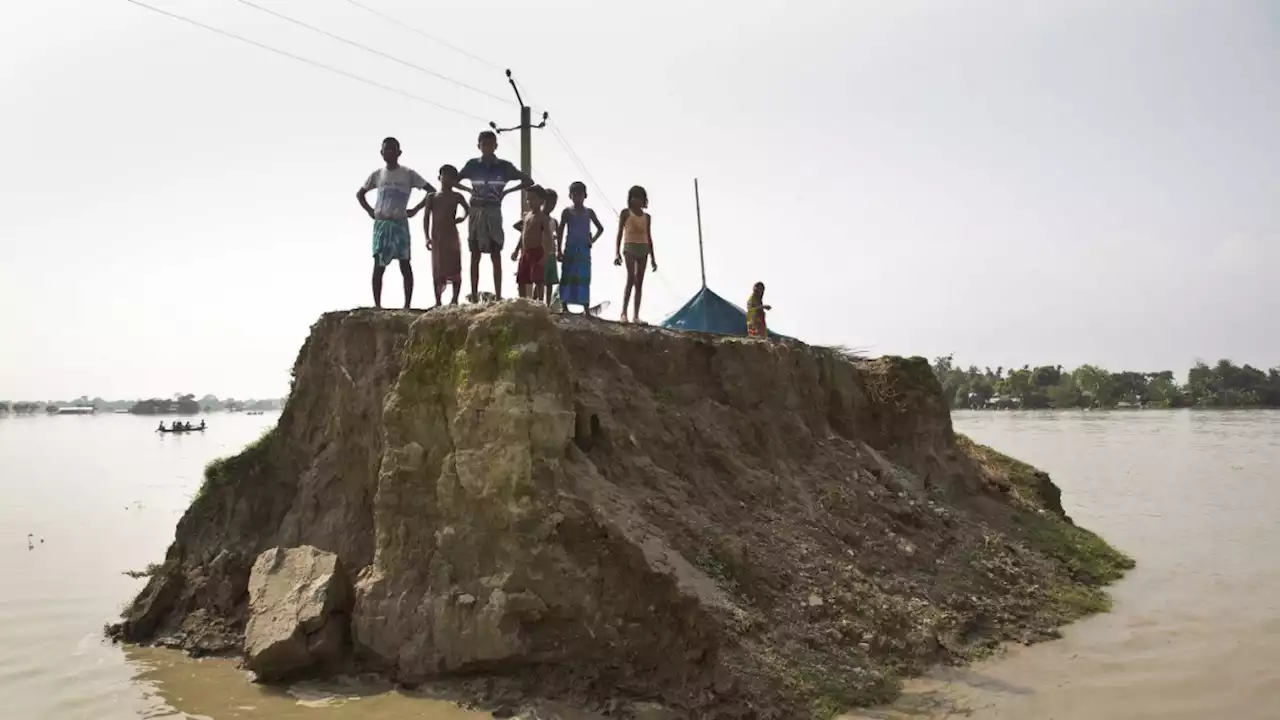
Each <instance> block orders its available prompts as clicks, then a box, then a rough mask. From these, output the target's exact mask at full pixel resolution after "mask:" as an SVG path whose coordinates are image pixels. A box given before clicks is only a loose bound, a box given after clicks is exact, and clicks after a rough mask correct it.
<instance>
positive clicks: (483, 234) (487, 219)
mask: <svg viewBox="0 0 1280 720" xmlns="http://www.w3.org/2000/svg"><path fill="white" fill-rule="evenodd" d="M502 244H503V234H502V206H501V205H477V206H474V207H472V208H471V217H470V218H469V219H468V220H467V247H468V248H469V249H470V250H471V252H473V253H485V254H489V255H492V254H494V253H499V252H502Z"/></svg>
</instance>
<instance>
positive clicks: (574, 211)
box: [556, 182, 604, 315]
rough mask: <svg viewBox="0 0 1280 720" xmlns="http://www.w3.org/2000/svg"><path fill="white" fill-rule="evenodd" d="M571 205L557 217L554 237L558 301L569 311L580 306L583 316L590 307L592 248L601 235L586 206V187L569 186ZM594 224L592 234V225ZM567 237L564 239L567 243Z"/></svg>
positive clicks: (593, 215)
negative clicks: (556, 229)
mask: <svg viewBox="0 0 1280 720" xmlns="http://www.w3.org/2000/svg"><path fill="white" fill-rule="evenodd" d="M569 199H570V200H571V201H572V204H571V205H570V206H569V207H567V208H565V209H564V212H563V213H561V214H560V228H559V230H558V231H557V236H556V257H558V258H559V259H560V262H561V266H560V302H562V303H563V304H564V306H565V309H568V307H569V306H570V305H581V306H582V313H583V314H584V315H587V314H588V312H587V311H588V309H589V308H590V307H591V246H592V245H595V243H596V240H599V239H600V235H601V234H602V233H603V232H604V226H603V225H601V224H600V219H599V218H597V217H596V211H595V210H592V209H591V208H589V207H587V206H585V205H584V204H583V203H584V202H586V200H587V186H586V185H584V184H583V183H581V182H575V183H573V184H572V185H570V186H569ZM592 225H595V232H592V231H591V226H592ZM566 236H567V240H566Z"/></svg>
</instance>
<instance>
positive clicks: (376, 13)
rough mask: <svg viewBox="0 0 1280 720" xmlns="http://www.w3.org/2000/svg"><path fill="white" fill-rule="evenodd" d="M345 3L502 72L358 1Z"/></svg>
mask: <svg viewBox="0 0 1280 720" xmlns="http://www.w3.org/2000/svg"><path fill="white" fill-rule="evenodd" d="M347 2H349V3H351V4H352V5H355V6H356V7H358V8H360V9H361V10H364V11H365V12H367V13H369V14H370V15H374V16H376V17H379V18H382V19H383V20H384V21H386V22H389V23H391V24H392V25H399V26H400V27H402V28H404V29H405V30H408V31H409V32H411V33H416V34H418V35H421V36H422V37H424V38H426V39H428V40H430V41H432V42H434V43H438V44H440V45H443V46H445V47H447V48H449V49H450V50H452V51H454V52H456V53H458V54H459V55H463V56H466V57H469V58H471V59H472V60H475V61H476V62H478V63H482V64H484V65H488V66H489V67H491V68H493V69H494V70H498V71H501V70H503V67H502V66H501V65H498V64H497V63H494V62H491V61H489V60H486V59H484V58H482V57H480V56H479V55H473V54H472V53H469V52H467V51H466V50H463V49H462V48H460V47H458V46H457V45H453V44H450V43H448V42H446V41H444V40H441V39H440V38H438V37H436V36H434V35H432V34H430V33H428V32H426V31H423V30H419V29H418V28H416V27H414V26H412V25H410V24H408V23H405V22H402V21H400V20H397V19H395V18H393V17H391V16H390V15H388V14H386V13H384V12H381V11H378V10H375V9H373V8H371V7H369V6H368V5H365V4H364V3H362V2H359V1H358V0H347Z"/></svg>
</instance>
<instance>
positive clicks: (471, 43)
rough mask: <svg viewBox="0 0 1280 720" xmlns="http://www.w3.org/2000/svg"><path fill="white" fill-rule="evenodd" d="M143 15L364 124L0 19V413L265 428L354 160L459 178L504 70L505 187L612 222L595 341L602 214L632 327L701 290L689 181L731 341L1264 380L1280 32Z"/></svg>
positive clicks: (506, 5)
mask: <svg viewBox="0 0 1280 720" xmlns="http://www.w3.org/2000/svg"><path fill="white" fill-rule="evenodd" d="M146 1H147V2H148V3H150V4H152V5H154V6H155V7H158V8H160V9H163V10H166V11H169V12H173V13H177V14H179V15H183V16H186V17H189V18H192V19H194V20H197V21H199V22H202V23H205V24H207V25H211V26H215V27H217V28H221V29H223V30H225V31H227V32H231V33H235V34H237V35H241V36H243V37H246V38H251V39H253V40H255V41H257V42H260V43H263V44H266V45H269V46H271V47H274V48H277V49H280V50H284V51H287V52H290V53H293V54H295V55H299V56H303V57H306V58H308V59H311V60H314V61H317V62H320V63H323V64H325V65H328V66H331V67H333V68H335V69H338V70H341V71H343V72H345V73H349V74H353V75H356V76H359V77H361V78H364V79H366V80H370V81H373V82H375V83H378V84H380V85H383V86H386V87H385V88H379V87H373V86H371V85H369V84H366V83H362V82H358V81H356V80H352V79H350V78H349V77H346V76H343V75H340V74H338V73H335V72H331V71H328V70H324V69H320V68H316V67H313V66H311V65H307V64H304V63H303V62H300V61H298V60H295V59H291V58H287V57H282V56H280V55H277V54H274V53H272V52H269V51H266V50H263V49H261V48H259V47H256V46H252V45H248V44H245V43H243V42H239V41H237V40H233V39H229V38H227V37H224V36H221V35H218V34H215V33H214V32H211V31H209V30H206V29H202V28H198V27H193V26H191V25H188V24H185V23H182V22H179V21H177V20H174V19H172V18H169V17H165V16H162V15H160V14H157V13H155V12H152V11H150V10H147V9H144V8H142V7H139V6H137V5H135V4H132V3H130V2H127V1H126V0H78V1H76V0H38V1H36V0H21V1H19V0H15V1H14V2H11V3H6V6H5V11H4V22H3V23H0V301H2V302H3V308H4V310H3V311H2V312H0V348H3V350H2V351H0V398H10V399H20V398H26V399H54V398H71V397H75V396H78V395H81V394H88V395H90V396H94V395H98V396H103V397H145V396H153V395H156V396H168V395H171V394H173V393H176V392H193V393H197V394H204V393H214V394H217V395H220V396H227V395H232V396H237V397H246V396H259V397H261V396H275V395H281V394H283V393H284V392H286V390H287V388H288V381H289V368H290V367H291V366H292V364H293V361H294V359H295V357H296V354H297V351H298V348H299V347H300V345H301V343H302V341H303V339H304V338H305V337H306V334H307V332H308V329H309V326H310V325H311V323H313V322H314V321H315V320H316V319H317V318H318V317H319V315H320V314H321V313H323V312H327V311H331V310H338V309H346V308H352V307H357V306H367V305H370V304H371V298H370V291H369V271H370V267H371V264H372V263H371V260H370V257H369V247H370V244H369V243H370V221H369V219H368V217H367V216H366V215H365V214H364V213H363V211H361V209H360V208H359V206H358V205H357V203H356V200H355V197H354V194H355V191H356V189H357V188H358V187H359V185H360V184H361V182H362V181H363V180H364V179H365V178H366V177H367V176H368V175H369V173H370V172H371V171H372V170H374V169H376V168H377V167H378V166H379V164H380V159H379V157H378V149H379V143H380V141H381V139H382V138H383V137H385V136H388V135H393V136H396V137H398V138H399V139H400V140H401V143H402V145H403V148H404V155H403V157H402V162H403V164H404V165H406V166H408V167H411V168H414V169H417V170H419V171H420V172H421V173H422V174H423V175H425V176H427V177H428V178H434V177H435V174H436V171H437V169H438V168H439V166H440V165H442V164H444V163H451V164H454V165H461V164H462V163H463V162H465V161H466V159H468V158H469V157H472V156H474V155H475V154H476V151H475V138H476V134H477V133H478V132H479V131H480V130H482V129H484V128H485V126H487V124H488V121H489V120H493V121H496V122H498V123H499V124H500V125H505V126H509V125H513V124H515V123H516V122H517V121H518V108H517V106H516V105H515V104H514V99H513V97H512V94H511V91H510V88H509V87H508V86H507V85H506V80H505V77H504V75H503V73H502V69H503V68H508V67H509V68H512V69H513V71H514V72H515V74H516V77H517V79H518V80H519V81H520V83H521V84H522V85H523V87H524V91H525V96H526V97H525V100H526V102H528V103H529V104H530V105H531V106H532V107H533V111H534V113H535V115H537V114H540V113H541V112H543V111H547V112H549V113H550V116H551V121H552V125H553V127H554V128H556V131H554V132H553V131H550V130H542V131H537V132H536V133H535V134H534V137H533V148H532V154H533V176H534V178H535V179H536V180H537V181H538V182H540V183H542V184H545V185H548V186H550V187H554V188H557V189H558V190H560V191H561V194H562V195H564V194H565V190H566V189H567V186H568V184H569V183H570V182H572V181H574V180H584V181H588V185H589V188H590V196H589V198H588V205H590V206H592V207H594V208H595V209H596V210H597V212H598V213H599V214H600V216H601V217H602V218H606V219H607V222H606V225H607V229H606V236H605V239H604V242H606V243H607V246H604V247H602V246H597V248H596V253H595V269H594V273H595V275H594V282H593V286H592V297H593V299H595V300H596V301H597V302H598V301H600V300H610V301H611V302H612V307H611V308H610V309H609V310H607V311H606V312H607V313H608V314H609V315H616V313H617V312H618V310H619V307H620V304H621V294H622V286H623V284H624V280H625V278H624V276H623V274H622V273H621V271H619V270H617V269H615V268H614V267H613V265H612V263H611V262H610V261H611V260H612V256H611V253H612V239H613V233H614V232H615V228H616V225H615V223H614V222H613V221H612V220H608V218H610V217H611V216H613V214H614V213H615V212H616V211H617V210H618V209H620V207H621V206H620V205H619V203H621V202H623V201H624V200H625V197H626V192H627V188H629V187H630V186H631V185H635V184H640V185H643V186H645V187H646V188H647V189H648V192H649V198H650V208H649V209H650V212H651V214H652V216H653V237H654V246H655V253H656V256H657V261H658V266H659V270H658V272H657V273H656V274H654V275H651V276H649V278H648V280H647V282H646V286H645V301H644V314H645V315H646V316H647V318H648V319H649V320H651V321H660V320H661V319H662V318H663V317H665V316H666V315H667V314H669V313H670V312H672V311H674V310H675V309H677V308H678V307H679V306H680V305H682V304H683V302H684V301H685V300H686V299H688V298H689V297H690V296H691V295H692V294H693V293H694V292H696V291H697V290H698V288H699V286H700V277H699V263H698V244H697V226H696V221H695V211H694V196H693V180H694V178H698V179H699V182H700V186H701V197H702V216H703V227H704V233H705V241H706V259H707V282H708V285H709V286H710V287H711V288H712V289H713V290H715V291H716V292H718V293H719V294H721V295H723V296H725V297H726V298H728V299H729V300H731V301H733V302H735V303H737V304H739V305H741V304H744V303H745V300H746V297H747V295H748V293H749V291H750V288H751V285H752V283H754V282H755V281H757V280H761V281H764V282H765V283H766V284H767V286H768V294H767V298H766V299H767V301H768V302H769V303H770V304H771V305H772V306H773V312H772V313H771V314H770V316H769V322H770V326H771V327H773V328H775V329H776V330H778V331H779V332H783V333H786V334H788V335H792V336H795V337H799V338H801V339H803V340H806V341H808V342H810V343H814V344H841V345H845V346H849V347H854V348H862V349H865V350H866V351H867V352H868V353H869V354H890V353H892V354H904V355H924V356H926V357H934V356H937V355H944V354H948V353H954V355H955V356H956V359H957V361H958V362H960V363H963V364H966V365H967V364H970V363H972V364H977V365H979V366H981V365H990V366H993V367H994V366H996V365H1004V366H1011V365H1019V366H1020V365H1022V364H1026V363H1030V364H1032V365H1035V364H1040V363H1051V364H1062V365H1064V366H1068V367H1074V366H1076V365H1079V364H1082V363H1093V364H1098V365H1102V366H1104V367H1108V368H1110V369H1113V370H1121V369H1133V370H1157V369H1166V368H1167V369H1174V370H1176V371H1177V372H1178V373H1179V374H1181V373H1182V372H1183V371H1184V370H1185V368H1186V367H1188V366H1189V365H1190V364H1191V363H1192V362H1194V361H1195V360H1196V359H1198V358H1203V359H1206V360H1209V361H1210V362H1212V361H1214V360H1216V359H1218V358H1220V357H1229V358H1232V359H1234V360H1236V361H1237V362H1242V363H1243V362H1248V363H1252V364H1255V365H1258V366H1263V367H1270V366H1274V365H1280V332H1277V329H1278V328H1280V320H1278V319H1277V318H1280V293H1278V292H1277V291H1276V289H1275V287H1276V286H1275V285H1274V283H1273V281H1272V279H1273V278H1274V277H1275V274H1276V268H1277V267H1280V130H1278V128H1280V3H1276V2H1274V0H1153V1H1147V0H1124V1H1116V0H1106V1H1099V2H1094V1H1091V0H1040V1H1038V2H1035V3H1009V2H1006V1H1004V0H969V1H967V2H951V1H950V0H937V1H934V2H924V1H917V0H877V1H874V2H873V1H869V0H868V1H855V0H806V2H804V3H797V2H789V3H788V2H786V1H785V0H776V1H775V0H737V1H734V2H729V1H728V0H717V1H715V2H712V1H710V0H679V1H678V2H675V1H672V0H651V1H650V2H646V3H642V4H635V3H616V2H600V1H599V0H544V1H543V2H539V3H529V2H518V1H516V0H492V1H491V2H487V3H484V4H483V7H481V6H480V5H476V4H475V3H447V4H446V3H423V2H410V1H409V0H361V1H362V2H363V3H364V4H365V5H366V6H367V7H370V8H373V9H375V10H377V11H379V12H381V13H384V14H385V15H386V16H388V17H390V18H392V19H393V20H394V21H395V22H394V23H393V22H389V21H387V20H385V19H383V18H380V17H378V16H375V15H373V14H370V13H369V12H366V11H365V10H363V9H361V8H360V7H358V6H356V5H355V4H353V3H352V2H350V0H254V2H255V4H257V5H259V6H261V7H265V8H268V9H270V10H273V11H275V12H277V13H280V14H283V15H286V16H288V17H290V18H293V19H296V20H299V21H302V22H305V23H308V24H310V25H313V26H315V27H318V28H321V29H323V30H326V31H328V32H330V33H333V34H336V35H339V36H341V37H343V38H346V39H349V40H352V41H355V42H358V43H361V44H364V45H367V46H370V47H374V48H376V49H377V50H379V51H380V52H382V53H385V54H386V55H390V56H392V57H393V58H395V60H392V59H389V58H386V57H380V56H376V55H373V54H370V53H367V52H364V51H362V50H360V49H358V48H355V47H352V46H349V45H347V44H344V43H342V42H340V41H337V40H334V39H332V38H329V37H325V36H323V35H320V34H317V33H314V32H312V31H309V30H307V29H305V28H302V27H299V26H297V25H295V24H291V23H289V22H287V21H285V20H282V19H280V18H278V17H273V16H272V15H269V14H267V13H265V12H262V11H260V10H258V9H255V8H253V7H251V6H249V5H247V4H245V3H244V2H241V0H146ZM411 28H413V29H411ZM414 29H416V30H417V31H421V32H415V31H414ZM424 33H425V34H424ZM432 38H435V39H432ZM438 40H443V41H444V43H441V42H439V41H438ZM450 46H453V47H454V48H460V49H462V52H458V51H456V50H455V49H451V47H450ZM396 60H398V61H401V62H397V61H396ZM411 65H412V66H417V67H411ZM424 70H425V71H428V72H424ZM433 73H434V74H433ZM440 76H444V77H445V78H448V79H449V80H452V81H455V82H449V81H446V80H444V79H441V77H440ZM455 83H462V84H465V85H468V86H471V87H473V88H475V89H478V90H481V91H483V92H476V91H474V90H472V89H469V88H467V87H462V86H461V85H459V84H455ZM386 88H390V89H386ZM395 91H399V92H402V93H408V94H410V95H413V96H415V97H407V96H405V95H402V94H398V93H397V92H395ZM427 101H431V102H427ZM432 102H434V103H437V104H438V105H443V106H446V107H448V108H451V109H452V110H446V109H442V108H441V107H439V106H438V105H433V104H431V103H432ZM456 111H461V112H456ZM566 148H571V149H572V150H573V151H574V153H576V155H577V156H578V157H579V158H580V159H581V161H582V166H581V167H580V166H579V164H578V163H577V162H575V161H574V160H573V159H572V156H571V153H570V152H569V151H568V150H567V149H566ZM499 155H502V156H505V157H507V158H509V159H512V160H514V161H518V159H519V156H520V148H519V141H518V137H514V136H512V135H504V136H503V137H502V139H501V145H500V147H499ZM517 197H518V196H514V195H513V196H511V198H510V199H509V200H508V203H507V207H506V211H507V214H508V216H512V215H514V214H515V212H516V211H517V207H518V200H517ZM416 199H417V196H416V195H415V200H416ZM510 219H511V220H514V218H510ZM413 242H414V244H415V253H416V255H415V258H416V260H415V268H416V270H417V277H418V288H417V291H416V294H415V305H416V306H418V307H425V306H426V305H429V304H430V303H431V302H432V298H431V291H430V287H429V285H430V281H429V277H430V262H429V258H428V255H427V253H426V250H425V247H424V246H423V238H422V235H421V226H420V225H417V224H416V223H415V228H414V237H413ZM507 265H508V267H506V268H505V269H504V272H505V273H506V275H507V278H506V280H505V285H506V286H507V289H508V290H512V289H514V288H513V287H512V285H513V278H512V277H511V276H512V274H513V273H514V267H511V266H510V263H508V264H507ZM486 275H487V273H482V289H485V288H487V287H488V286H489V284H490V283H491V280H489V279H487V278H486V277H485V276H486ZM400 301H401V291H400V282H399V278H398V272H397V270H396V269H395V268H394V267H393V268H392V269H390V270H388V273H387V283H386V289H385V290H384V302H385V303H387V304H388V305H392V306H394V305H396V304H398V303H399V302H400Z"/></svg>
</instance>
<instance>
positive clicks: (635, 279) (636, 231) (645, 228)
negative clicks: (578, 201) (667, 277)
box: [613, 185, 658, 324]
mask: <svg viewBox="0 0 1280 720" xmlns="http://www.w3.org/2000/svg"><path fill="white" fill-rule="evenodd" d="M648 207H649V194H648V193H646V192H645V190H644V188H642V187H640V186H639V185H636V186H635V187H633V188H631V190H630V192H628V193H627V207H626V209H624V210H623V211H622V212H621V213H619V215H618V241H617V244H616V247H615V248H614V250H615V253H616V256H615V257H614V259H613V264H614V265H621V264H622V263H623V260H624V259H625V260H626V263H627V289H626V290H625V291H624V292H623V293H622V322H627V303H628V302H630V300H631V290H632V288H634V289H635V291H636V304H635V308H634V312H633V313H632V314H631V317H632V319H633V320H635V321H636V322H638V323H640V324H644V321H643V320H641V319H640V296H641V294H642V293H643V291H644V271H645V261H646V260H647V261H648V264H649V267H650V268H652V269H653V271H654V272H658V259H657V257H656V256H655V255H654V252H653V232H652V226H653V217H652V216H651V215H649V213H647V212H645V209H646V208H648Z"/></svg>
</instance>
